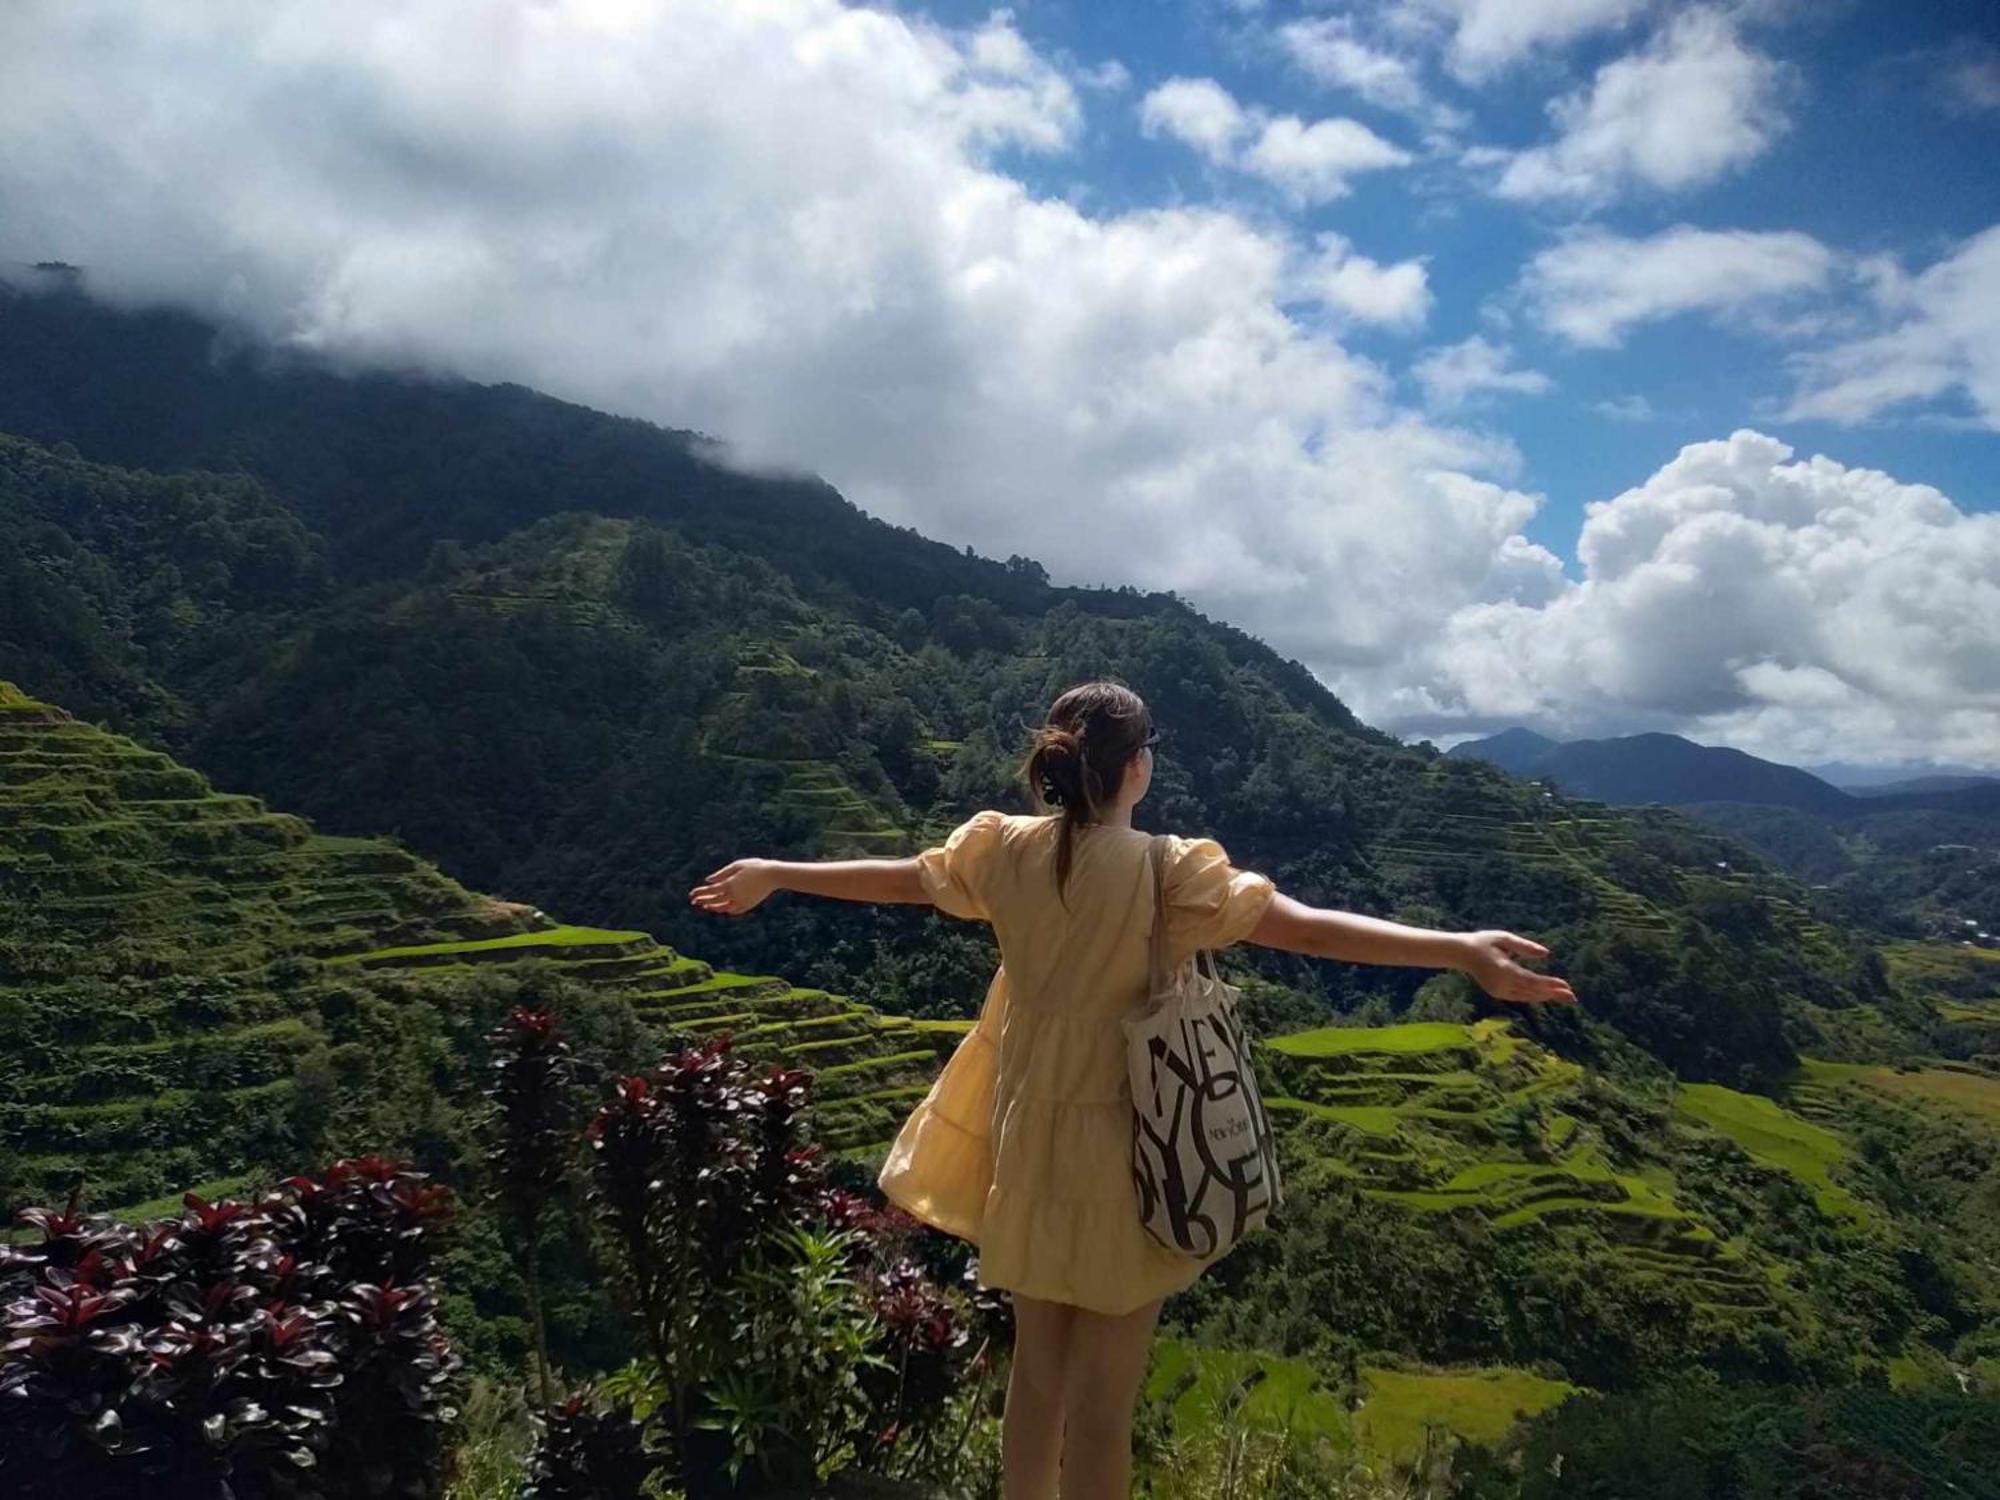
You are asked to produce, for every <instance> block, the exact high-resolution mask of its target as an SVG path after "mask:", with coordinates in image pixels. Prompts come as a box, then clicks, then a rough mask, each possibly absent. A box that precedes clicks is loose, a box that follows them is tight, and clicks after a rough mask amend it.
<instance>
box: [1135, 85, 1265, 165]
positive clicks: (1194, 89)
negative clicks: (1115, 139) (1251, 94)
mask: <svg viewBox="0 0 2000 1500" xmlns="http://www.w3.org/2000/svg"><path fill="white" fill-rule="evenodd" d="M1139 124H1140V128H1141V129H1143V130H1144V131H1145V132H1146V134H1148V135H1170V136H1172V137H1174V139H1176V140H1178V141H1180V142H1182V143H1183V144H1185V145H1189V146H1192V147H1194V149H1195V150H1197V151H1199V152H1200V153H1201V154H1202V155H1203V156H1205V157H1207V158H1208V159H1209V160H1210V161H1212V162H1214V163H1216V164H1217V165H1218V166H1220V165H1224V164H1226V163H1228V162H1229V161H1231V160H1232V159H1233V158H1234V157H1235V155H1236V143H1237V142H1238V141H1239V140H1240V139H1242V137H1243V134H1244V132H1245V131H1247V130H1248V129H1249V128H1250V118H1249V116H1248V115H1247V114H1245V113H1244V110H1243V107H1242V106H1241V105H1240V104H1238V103H1237V102H1236V100H1235V97H1234V96H1233V95H1231V94H1230V92H1229V90H1228V89H1226V88H1224V87H1223V86H1222V85H1221V84H1219V83H1217V82H1216V81H1215V80H1214V79H1213V78H1169V79H1168V80H1167V81H1166V82H1165V83H1163V84H1161V85H1160V86H1159V87H1158V88H1156V89H1153V90H1152V91H1151V92H1150V93H1148V94H1147V95H1146V97H1145V98H1144V99H1143V100H1141V101H1140V103H1139Z"/></svg>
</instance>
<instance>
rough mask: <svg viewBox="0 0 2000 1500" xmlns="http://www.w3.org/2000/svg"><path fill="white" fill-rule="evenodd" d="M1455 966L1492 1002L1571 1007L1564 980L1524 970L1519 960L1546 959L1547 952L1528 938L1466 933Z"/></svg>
mask: <svg viewBox="0 0 2000 1500" xmlns="http://www.w3.org/2000/svg"><path fill="white" fill-rule="evenodd" d="M1464 937H1465V950H1464V957H1463V961H1462V962H1461V963H1460V964H1459V967H1460V968H1462V969H1463V970H1465V972H1466V973H1467V974H1470V975H1471V976H1472V981H1473V983H1475V984H1477V985H1478V986H1479V987H1480V988H1481V989H1482V990H1484V991H1486V993H1487V994H1489V995H1491V996H1492V997H1493V998H1494V999H1495V1000H1505V1001H1508V1002H1510V1003H1511V1004H1515V1005H1574V1004H1576V992H1575V991H1574V990H1572V989H1571V988H1570V987H1569V981H1568V980H1567V979H1561V978H1558V977H1557V976H1556V975H1554V974H1537V973H1536V972H1535V971H1534V970H1533V969H1529V968H1524V967H1523V966H1522V965H1521V963H1520V960H1521V959H1523V958H1547V957H1548V956H1549V950H1548V949H1546V948H1544V947H1543V946H1542V945H1541V944H1540V943H1538V942H1535V941H1534V940H1533V939H1532V938H1524V937H1516V936H1515V935H1514V934H1513V933H1511V932H1500V931H1488V932H1468V933H1466V934H1465V935H1464Z"/></svg>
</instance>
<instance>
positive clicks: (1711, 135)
mask: <svg viewBox="0 0 2000 1500" xmlns="http://www.w3.org/2000/svg"><path fill="white" fill-rule="evenodd" d="M1785 76H1786V75H1785V74H1784V72H1783V70H1782V69H1781V67H1780V65H1779V64H1777V63H1775V62H1773V61H1772V60H1771V59H1770V58H1768V57H1765V56H1764V55H1763V54H1762V53H1760V52H1758V51H1756V50H1755V49H1754V48H1752V47H1750V46H1749V45H1747V44H1746V43H1745V42H1744V40H1743V38H1742V36H1741V34H1740V33H1739V32H1738V30H1737V28H1736V25H1735V23H1734V22H1733V21H1732V20H1731V19H1730V17H1729V16H1728V15H1727V14H1725V13H1724V12H1723V11H1721V10H1719V9H1715V8H1712V7H1707V6H1703V7H1699V8H1695V9H1690V10H1685V11H1682V12H1681V13H1680V14H1679V15H1677V16H1676V17H1675V18H1674V19H1673V20H1672V21H1671V22H1669V23H1668V24H1667V25H1666V26H1664V27H1663V28H1662V29H1661V30H1660V32H1659V33H1658V34H1657V35H1656V36H1655V37H1654V38H1653V39H1652V40H1651V41H1650V42H1649V43H1648V44H1647V45H1646V46H1645V47H1644V48H1642V49H1641V50H1640V51H1638V52H1635V53H1632V54H1631V55H1629V56H1626V57H1621V58H1618V59H1616V60H1615V61H1612V62H1609V63H1606V64H1605V65H1604V66H1603V67H1602V68H1600V69H1599V70H1598V72H1597V76H1596V78H1595V79H1594V80H1593V81H1592V83H1591V85H1590V87H1589V88H1588V89H1586V90H1583V91H1580V92H1578V93H1575V94H1570V95H1566V96H1565V97H1563V98H1560V99H1557V100H1556V101H1554V102H1553V103H1552V104H1551V105H1550V106H1549V113H1550V115H1551V117H1552V118H1553V120H1554V122H1555V125H1556V128H1557V132H1558V134H1557V137H1556V139H1555V140H1554V141H1552V142H1550V143H1549V144H1548V145H1546V146H1538V147H1535V148H1534V149H1532V150H1528V151H1522V152H1519V153H1516V154H1514V155H1512V156H1511V157H1508V158H1506V167H1505V170H1504V171H1502V172H1501V173H1500V176H1499V179H1498V181H1497V183H1496V184H1495V187H1494V191H1495V192H1497V193H1498V194H1499V195H1500V196H1501V197H1503V198H1573V199H1580V200H1584V201H1602V200H1606V199H1609V198H1611V197H1612V196H1614V195H1616V194H1617V193H1619V192H1620V191H1622V190H1624V189H1626V188H1629V187H1631V186H1633V185H1635V184H1636V185H1642V186H1645V187H1651V188H1658V189H1661V190H1664V191H1676V190H1679V189H1684V188H1691V187H1698V186H1700V185H1701V184H1703V183H1707V182H1712V181H1714V180H1715V179H1716V178H1718V177H1721V176H1722V175H1723V174H1725V173H1726V172H1728V171H1730V170H1732V169H1733V168H1736V167H1739V166H1742V165H1744V164H1745V163H1747V162H1750V161H1752V160H1754V159H1755V158H1756V157H1758V156H1760V155H1762V154H1763V152H1764V150H1765V149H1766V148H1767V147H1768V146H1769V145H1770V144H1771V142H1772V141H1774V140H1775V139H1776V138H1777V137H1778V135H1779V134H1780V133H1781V132H1782V131H1783V130H1784V128H1785V118H1784V113H1783V109H1782V103H1781V92H1782V89H1781V85H1782V83H1783V81H1784V78H1785ZM1488 159H1490V153H1481V154H1480V155H1478V156H1475V157H1474V158H1473V161H1474V162H1475V164H1476V163H1478V162H1481V161H1485V160H1488Z"/></svg>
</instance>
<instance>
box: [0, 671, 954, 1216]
mask: <svg viewBox="0 0 2000 1500" xmlns="http://www.w3.org/2000/svg"><path fill="white" fill-rule="evenodd" d="M495 965H499V966H512V965H525V966H533V967H535V968H536V969H537V971H538V972H543V973H547V974H550V975H553V976H555V977H556V978H558V979H567V980H571V981H575V982H577V983H579V984H583V985H587V986H589V987H590V988H592V989H594V990H596V991H599V992H601V993H603V994H606V995H608V996H616V997H617V998H618V999H619V1000H621V1001H622V1002H624V1003H625V1004H626V1005H627V1006H629V1008H630V1010H631V1011H632V1012H633V1013H634V1014H635V1015H636V1016H637V1018H638V1019H639V1020H640V1021H642V1022H644V1023H647V1024H648V1025H650V1026H651V1027H653V1028H655V1029H656V1030H657V1032H658V1033H659V1034H660V1035H661V1036H662V1038H663V1039H667V1038H672V1037H679V1036H692V1035H695V1034H704V1035H705V1034H708V1033H711V1032H714V1031H729V1032H732V1033H733V1034H734V1035H735V1036H736V1037H737V1039H738V1042H739V1045H740V1047H741V1048H742V1050H744V1051H745V1052H747V1053H750V1054H752V1055H758V1056H764V1055H768V1056H770V1057H772V1058H774V1059H777V1058H783V1059H787V1060H790V1061H792V1062H794V1063H796V1064H800V1065H804V1066H809V1067H812V1068H813V1069H814V1070H815V1072H816V1074H817V1076H818V1078H819V1080H820V1085H821V1090H822V1093H823V1095H824V1097H825V1098H826V1101H827V1102H826V1105H825V1107H824V1108H823V1110H822V1111H821V1113H820V1120H821V1122H822V1127H823V1129H824V1131H825V1133H826V1138H827V1139H828V1140H829V1142H830V1144H833V1145H835V1146H852V1145H868V1144H871V1143H879V1142H880V1141H882V1140H885V1139H886V1137H887V1134H888V1132H889V1129H890V1121H891V1119H892V1117H895V1118H900V1117H899V1116H896V1114H895V1112H896V1110H897V1108H898V1106H899V1105H900V1106H901V1107H902V1108H903V1109H904V1110H905V1111H907V1108H908V1106H909V1103H910V1102H911V1101H912V1099H913V1097H914V1096H920V1095H921V1093H922V1092H923V1089H924V1088H925V1087H926V1086H927V1085H928V1082H929V1079H930V1077H931V1076H932V1074H934V1073H935V1071H936V1065H937V1062H938V1060H939V1056H940V1052H941V1050H943V1051H948V1050H949V1048H950V1045H951V1044H952V1042H953V1041H955V1039H956V1037H957V1036H958V1035H959V1034H961V1033H962V1031H963V1030H964V1025H965V1023H962V1022H949V1021H914V1020H909V1019H906V1018H903V1017H890V1016H883V1015H881V1014H879V1013H877V1012H875V1011H873V1010H871V1009H869V1008H867V1007H865V1006H860V1005H856V1004H854V1003H853V1002H850V1001H848V1000H846V999H844V998H842V997H839V996H835V995H830V994H827V993H826V992H825V991H822V990H813V989H802V988H799V987H796V986H793V985H791V984H788V983H787V982H786V981H784V980H782V979H779V978H776V977H774V976H768V975H748V974H734V973H728V972H719V971H717V970H714V969H712V968H711V967H710V966H709V965H708V964H706V963H702V962H700V961H698V960H694V959H689V958H684V957H682V956H680V955H679V954H676V953H675V952H673V951H672V950H671V949H668V948H663V947H661V946H660V945H659V944H657V943H655V942H654V941H653V940H652V939H651V938H650V937H648V936H647V935H646V934H644V933H642V932H634V931H615V930H606V929H600V928H589V927H571V926H562V925H558V924H556V923H554V922H552V921H551V920H550V919H549V918H547V917H545V916H543V915H542V914H541V913H540V912H538V911H535V910H532V909H530V908H528V907H525V906H521V905H518V904H510V903H505V902H499V901H494V900H490V899H487V898H484V897H479V896H475V895H473V894H472V893H470V892H468V891H466V890H464V889H463V888H462V887H460V886H458V885H457V884H455V883H454V882H452V881H450V880H448V879H446V878H445V877H444V876H442V875H440V874H439V873H438V872H437V871H436V870H435V869H434V868H432V867H431V866H429V865H427V864H425V863H424V862H423V861H421V860H419V859H418V858H416V857H415V856H413V855H411V854H409V853H407V852H405V851H404V850H402V849H401V848H399V847H397V846H396V845H394V844H392V843H388V842H385V841H383V840H377V839H347V838H333V837H327V836H324V835H320V834H316V833H315V832H313V830H312V828H311V826H310V825H309V824H308V823H306V822H305V821H304V820H303V819H300V818H298V817H295V816H292V815H290V814H284V813H274V812H271V811H269V810H268V809H267V808H266V807H265V806H264V804H263V803H262V802H260V801H259V800H258V799H256V798H253V797H245V796H240V795H233V794H224V793H218V792H216V791H215V790H214V789H213V788H212V787H211V786H210V785H209V783H208V782H207V781H206V780H205V779H204V778H203V777H201V776H199V775H198V774H196V773H194V772H192V771H189V770H187V769H186V768H185V767H182V766H179V765H177V764H175V763H174V762H173V761H172V760H171V759H170V758H169V757H167V756H165V755H162V754H159V753H158V752H155V751H149V750H145V749H143V748H142V747H140V746H138V745H136V744H134V743H133V742H132V741H131V740H129V739H125V738H123V737H121V736H118V735H113V734H110V733H107V732H105V731H103V730H100V729H96V728H94V727H92V726H90V725H87V724H81V723H78V722H77V721H76V720H74V719H72V718H71V717H70V716H69V715H68V714H67V713H65V712H64V711H62V710H60V709H57V708H54V707H51V706H49V705H47V704H44V703H41V702H38V701H36V700H35V699H32V698H30V697H28V696H27V695H26V694H25V693H22V692H21V691H20V690H19V689H18V688H16V687H15V686H14V685H13V684H11V683H0V1059H4V1061H0V1069H4V1070H5V1074H4V1076H5V1079H6V1082H7V1084H8V1087H7V1089H6V1090H5V1093H4V1095H0V1151H4V1153H5V1154H4V1155H0V1163H4V1164H5V1167H6V1177H5V1180H4V1183H0V1187H4V1190H5V1194H6V1196H7V1197H8V1198H9V1199H10V1200H11V1201H13V1202H18V1201H44V1200H47V1199H51V1198H59V1197H60V1196H62V1195H63V1194H65V1193H66V1192H67V1191H68V1190H69V1187H70V1186H71V1184H72V1183H74V1182H76V1181H78V1180H81V1181H83V1182H85V1183H86V1184H88V1187H89V1190H90V1195H91V1198H92V1200H93V1201H95V1202H98V1203H100V1204H103V1205H106V1206H111V1205H119V1204H129V1203H132V1202H135V1201H142V1200H148V1199H151V1198H153V1197H154V1196H156V1195H157V1194H160V1193H164V1192H167V1191H169V1190H170V1189H172V1188H173V1187H175V1186H176V1185H188V1184H193V1183H205V1184H208V1185H209V1186H211V1187H216V1186H218V1185H224V1184H227V1185H235V1184H236V1183H238V1182H239V1181H241V1180H242V1179H244V1178H246V1177H247V1176H250V1175H253V1174H254V1173H256V1172H257V1171H258V1170H260V1169H261V1170H265V1171H270V1170H276V1169H281V1168H284V1167H286V1166H288V1165H290V1164H291V1163H292V1162H293V1161H294V1160H295V1155H294V1154H295V1153H299V1152H305V1151H310V1150H311V1149H313V1148H314V1146H315V1144H316V1143H314V1142H312V1141H310V1140H309V1139H304V1138H302V1137H305V1136H309V1135H310V1120H309V1119H308V1118H307V1117H308V1116H310V1115H311V1114H312V1113H313V1112H314V1111H315V1110H319V1111H326V1110H330V1109H331V1108H332V1103H331V1101H330V1100H325V1099H322V1100H319V1101H317V1102H315V1100H314V1098H313V1095H314V1094H315V1093H316V1092H323V1091H324V1090H326V1089H327V1088H329V1087H334V1088H337V1086H338V1077H339V1066H338V1065H339V1061H340V1060H339V1059H338V1058H337V1057H336V1056H335V1055H334V1052H333V1051H332V1050H331V1049H332V1047H333V1046H334V1045H335V1043H336V1041H337V1038H336V1035H335V1033H336V1032H337V1031H338V1029H339V1028H338V1025H337V1024H336V1019H335V1016H334V1015H332V1014H330V1012H338V1011H339V1010H340V1009H341V1008H342V1005H343V1004H344V1003H345V1002H344V1001H343V999H342V996H343V994H344V993H345V992H344V991H343V989H342V988H341V987H342V986H343V985H344V984H347V983H355V984H358V985H359V986H361V988H362V990H363V991H364V992H365V991H366V990H367V989H368V988H370V987H371V986H372V987H373V988H374V989H375V990H376V991H378V992H388V986H389V985H390V984H391V983H392V982H393V983H394V984H396V985H397V986H398V988H397V989H396V990H395V991H394V992H395V993H397V994H398V995H399V996H402V997H405V998H407V996H408V995H409V993H410V991H411V990H412V989H413V988H415V989H417V990H419V991H428V992H429V993H431V994H432V995H433V997H434V998H436V999H437V1000H439V1001H440V1002H448V1000H449V997H450V996H452V995H453V993H454V985H455V983H456V982H457V981H459V980H461V979H463V978H464V977H466V976H468V975H471V974H474V973H476V972H478V971H480V970H482V969H485V968H488V967H490V966H495Z"/></svg>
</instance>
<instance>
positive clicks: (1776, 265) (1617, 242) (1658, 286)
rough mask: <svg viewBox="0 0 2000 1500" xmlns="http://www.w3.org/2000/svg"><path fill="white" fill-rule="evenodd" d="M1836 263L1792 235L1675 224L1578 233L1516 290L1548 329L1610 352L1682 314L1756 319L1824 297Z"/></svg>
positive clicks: (1808, 240)
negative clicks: (1644, 328) (1806, 297)
mask: <svg viewBox="0 0 2000 1500" xmlns="http://www.w3.org/2000/svg"><path fill="white" fill-rule="evenodd" d="M1837 266H1838V260H1837V257H1836V256H1835V255H1834V253H1833V252H1832V251H1831V250H1829V249H1827V247H1826V246H1824V245H1822V244H1820V243H1819V241H1817V240H1815V239H1814V238H1813V237H1812V236H1811V235H1808V234H1803V233H1800V232H1798V231H1796V230H1742V229H1729V230H1716V229H1697V228H1695V227H1694V226H1693V225H1691V224H1676V225H1674V226H1672V227H1671V228H1669V229H1663V230H1661V231H1660V232H1659V233H1658V234H1654V235H1650V236H1647V237H1646V238H1643V239H1632V238H1627V237H1625V236H1623V235H1617V234H1612V233H1610V232H1609V231H1606V230H1602V229H1586V230H1582V231H1579V232H1577V233H1574V234H1572V235H1569V236H1568V237H1566V238H1564V239H1563V240H1561V241H1559V242H1558V243H1556V244H1554V245H1552V246H1550V247H1549V248H1548V249H1546V250H1543V251H1541V252H1540V253H1539V254H1537V255H1536V256H1535V257H1534V259H1533V260H1531V261H1530V262H1529V263H1528V266H1527V269H1526V270H1525V271H1524V272H1523V273H1522V277H1521V285H1520V290H1521V293H1522V295H1523V296H1524V297H1525V298H1526V300H1527V302H1528V304H1529V306H1530V308H1531V309H1532V310H1533V312H1534V314H1535V316H1536V318H1537V319H1538V320H1539V321H1540V322H1541V324H1542V326H1543V327H1545V328H1547V329H1548V330H1549V331H1550V332H1552V333H1555V334H1557V335H1559V336H1560V337H1562V338H1563V339H1565V340H1567V341H1568V342H1569V343H1572V344H1576V345H1579V346H1583V347H1587V348H1596V349H1609V348H1615V347H1616V346H1617V345H1618V344H1619V343H1620V342H1622V340H1623V339H1624V336H1625V334H1626V332H1627V330H1629V329H1631V328H1633V327H1635V326H1637V325H1639V324H1642V323H1650V322H1656V321H1658V320H1659V319H1662V318H1669V317H1674V316H1676V315H1679V314H1682V313H1697V312H1698V313H1707V314H1709V315H1711V316H1724V315H1736V316H1739V317H1742V318H1744V319H1745V320H1756V319H1760V318H1763V317H1765V316H1767V315H1768V314H1769V312H1770V309H1771V308H1773V307H1774V306H1779V305H1783V304H1784V303H1785V302H1786V300H1787V299H1790V298H1795V297H1797V296H1799V295H1801V294H1809V293H1816V292H1821V291H1824V290H1826V289H1827V288H1828V286H1829V285H1830V284H1831V282H1832V278H1833V275H1834V272H1835V270H1836V268H1837ZM1760 326H1761V325H1760Z"/></svg>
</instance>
